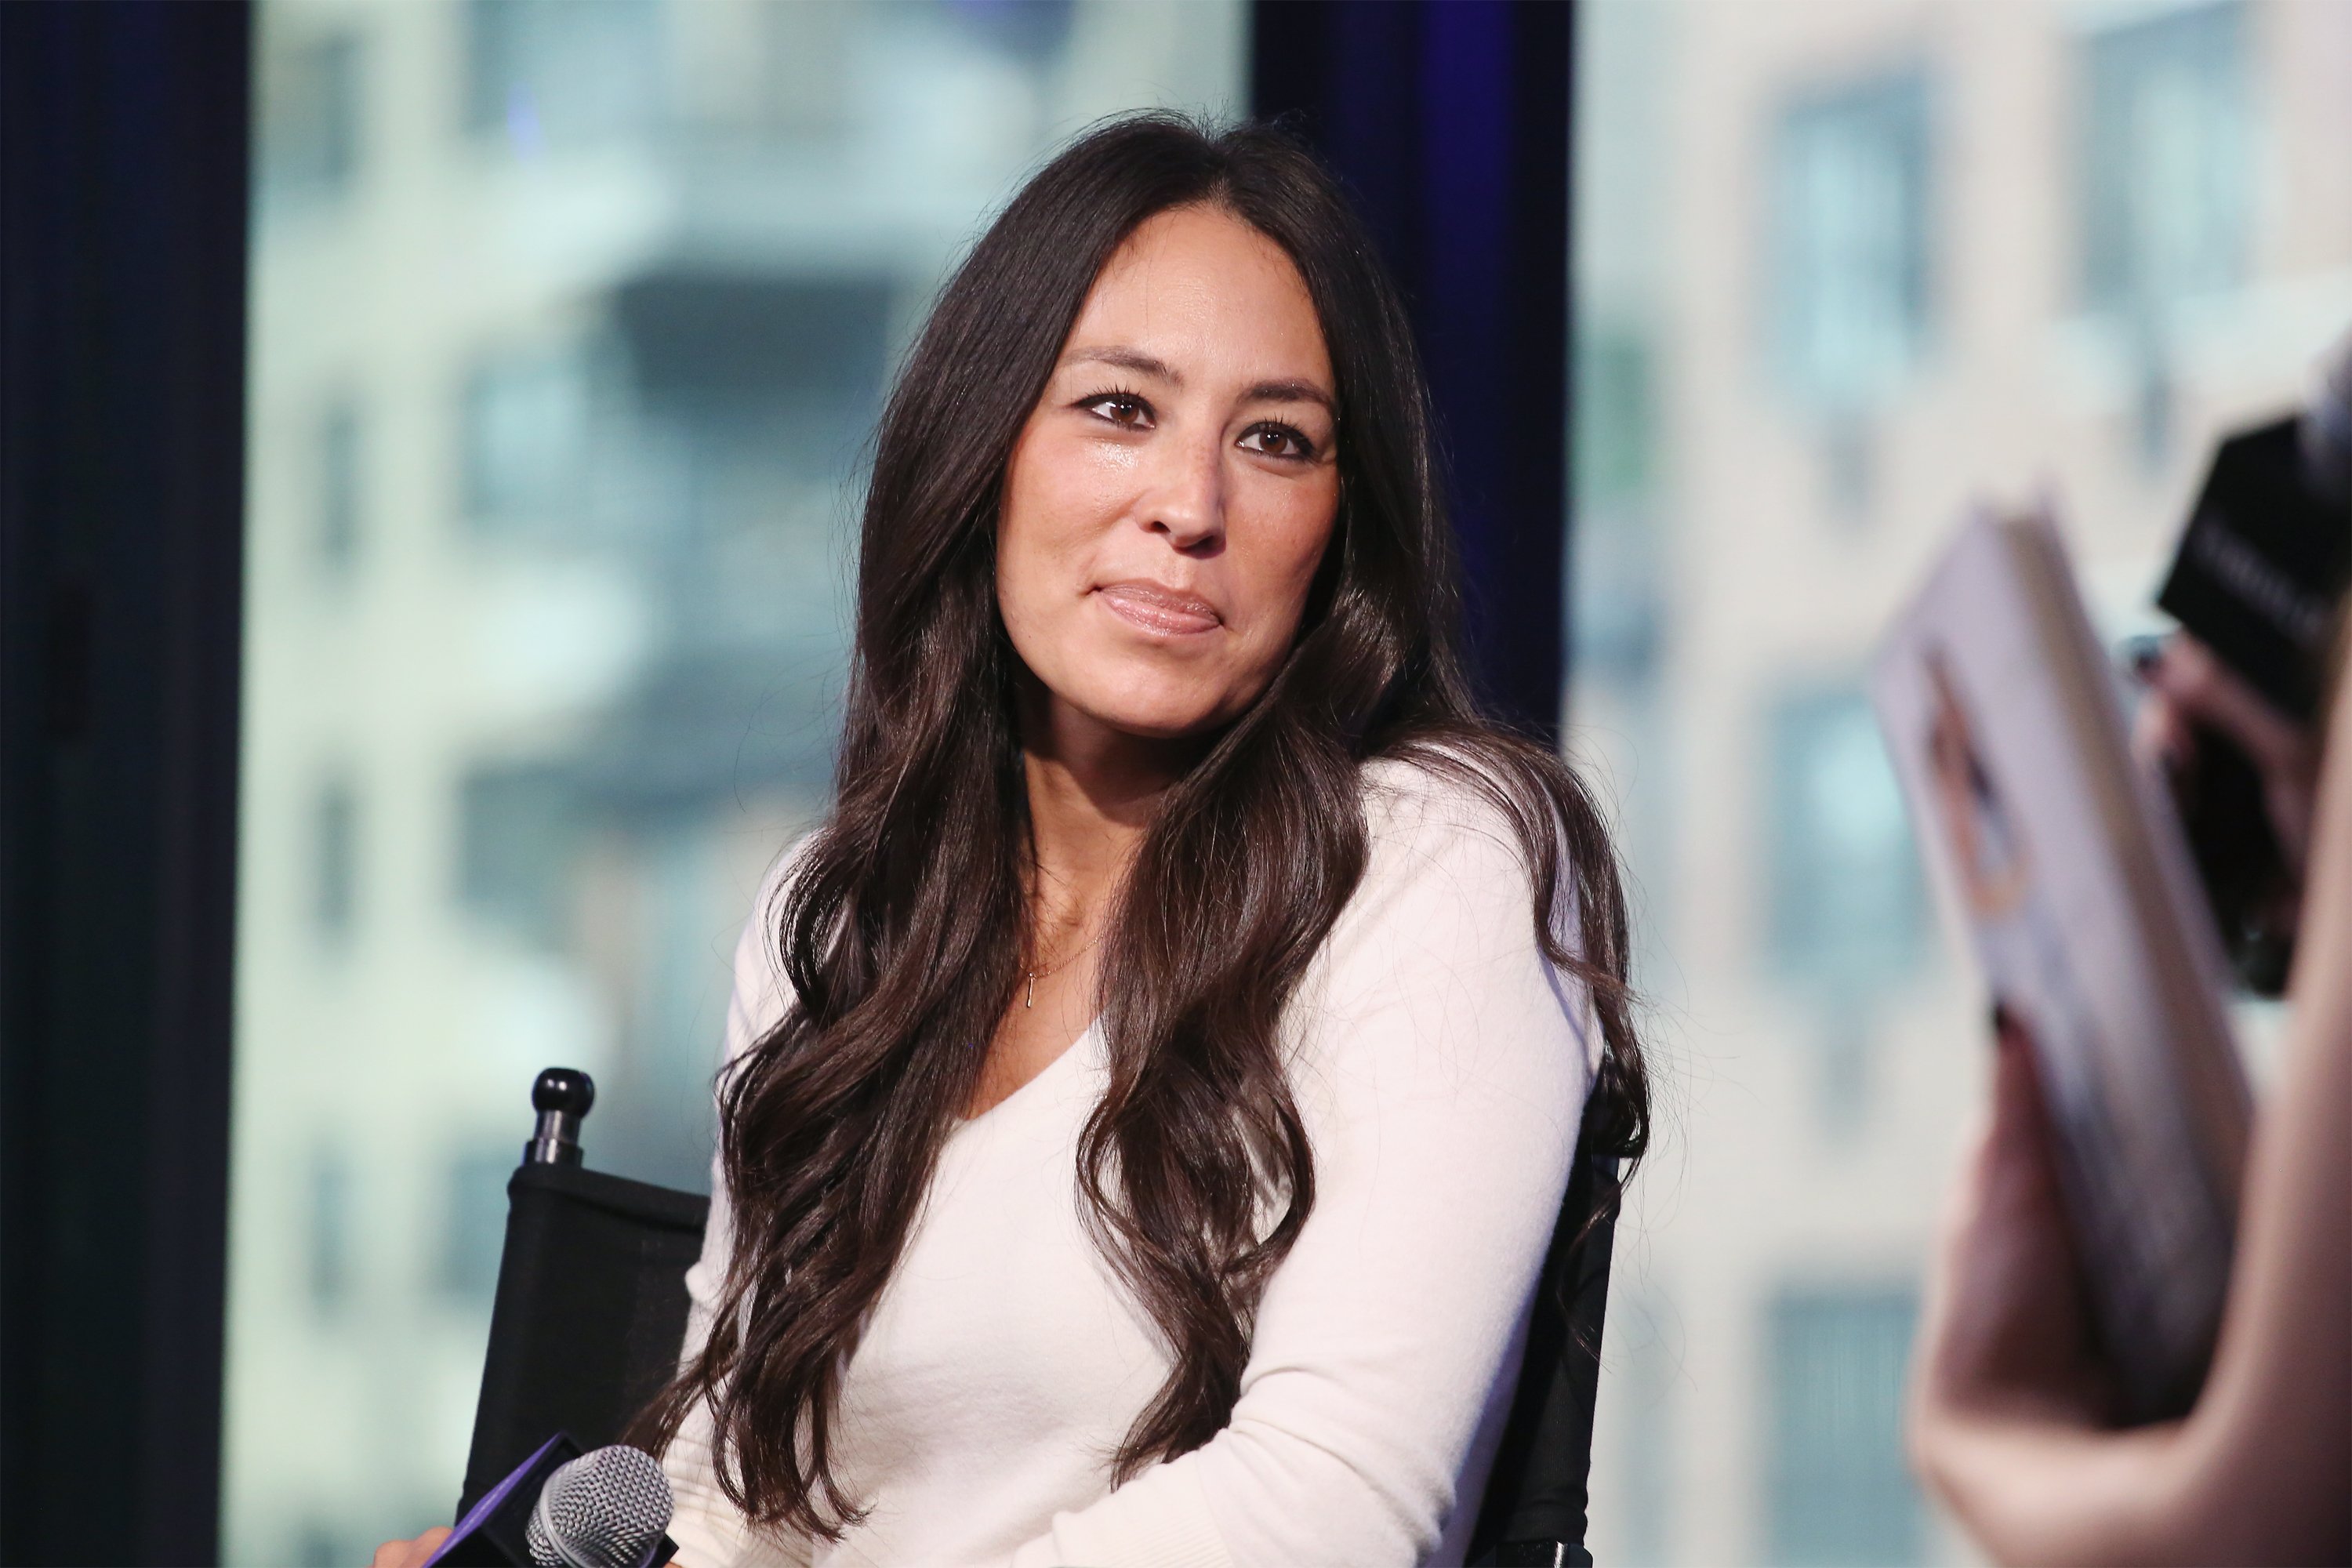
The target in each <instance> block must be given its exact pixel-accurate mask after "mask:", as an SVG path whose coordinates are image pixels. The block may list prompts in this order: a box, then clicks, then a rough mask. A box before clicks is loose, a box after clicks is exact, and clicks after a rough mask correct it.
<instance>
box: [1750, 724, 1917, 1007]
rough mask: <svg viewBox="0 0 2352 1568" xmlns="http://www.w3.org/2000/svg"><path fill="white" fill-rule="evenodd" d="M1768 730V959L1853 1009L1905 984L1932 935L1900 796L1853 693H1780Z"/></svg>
mask: <svg viewBox="0 0 2352 1568" xmlns="http://www.w3.org/2000/svg"><path fill="white" fill-rule="evenodd" d="M1767 743H1768V747H1769V773H1768V778H1769V795H1768V797H1767V805H1766V809H1767V811H1768V812H1769V823H1770V828H1769V833H1768V835H1767V837H1766V843H1767V844H1768V845H1769V854H1770V856H1771V871H1770V877H1769V888H1770V898H1769V908H1768V910H1767V911H1766V922H1765V924H1766V931H1768V933H1769V935H1768V938H1767V946H1766V952H1767V953H1768V955H1769V961H1770V963H1771V964H1772V966H1773V969H1774V970H1775V972H1776V973H1779V974H1780V976H1782V977H1783V978H1784V979H1787V980H1789V981H1791V982H1794V983H1795V984H1798V985H1800V986H1802V987H1804V988H1806V989H1808V990H1810V991H1811V992H1813V993H1814V994H1821V995H1834V996H1836V997H1838V998H1840V999H1841V1001H1842V1002H1843V1004H1845V1005H1853V1004H1856V1003H1859V1002H1861V1001H1864V1000H1865V999H1867V998H1868V997H1869V996H1871V995H1872V994H1874V993H1876V992H1879V991H1882V990H1884V989H1885V987H1886V986H1887V985H1888V984H1890V983H1892V982H1894V981H1897V980H1900V979H1901V978H1903V976H1904V975H1905V974H1906V973H1907V972H1908V971H1909V969H1910V968H1911V966H1912V965H1913V964H1914V963H1916V961H1917V960H1918V958H1919V956H1920V953H1921V950H1922V948H1923V946H1924V945H1925V941H1926V938H1927V930H1926V910H1925V907H1924V900H1923V899H1922V897H1921V888H1920V875H1919V858H1918V854H1917V852H1916V850H1915V849H1914V848H1913V847H1912V843H1911V831H1910V826H1909V824H1908V823H1907V822H1906V818H1905V815H1904V809H1903V796H1902V794H1901V792H1900V790H1899V789H1898V788H1897V787H1896V785H1895V772H1894V769H1893V767H1892V766H1891V765H1890V764H1889V763H1888V762H1887V759H1886V750H1885V745H1884V743H1883V742H1881V741H1880V739H1879V733H1878V724H1877V721H1876V720H1875V718H1874V716H1873V714H1872V712H1871V709H1870V704H1869V701H1868V700H1866V699H1865V698H1864V695H1863V694H1862V693H1861V692H1860V691H1859V690H1856V689H1853V688H1852V687H1846V686H1838V687H1831V688H1827V689H1801V690H1799V691H1797V692H1795V693H1793V694H1791V695H1789V696H1786V697H1783V698H1782V699H1781V700H1780V701H1779V702H1778V703H1776V704H1775V705H1774V707H1773V709H1772V710H1771V714H1770V718H1769V740H1768V742H1767Z"/></svg>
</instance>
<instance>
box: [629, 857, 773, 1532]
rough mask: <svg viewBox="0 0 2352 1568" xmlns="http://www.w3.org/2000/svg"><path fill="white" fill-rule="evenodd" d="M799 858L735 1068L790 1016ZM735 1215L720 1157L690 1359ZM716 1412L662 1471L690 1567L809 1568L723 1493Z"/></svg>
mask: <svg viewBox="0 0 2352 1568" xmlns="http://www.w3.org/2000/svg"><path fill="white" fill-rule="evenodd" d="M792 860H793V856H792V855H791V854H789V853H788V854H787V855H786V856H785V857H784V858H783V859H782V861H780V862H779V864H778V866H777V868H776V870H775V871H773V872H772V873H771V874H770V876H769V878H768V880H767V884H766V886H765V887H763V888H762V889H761V894H760V898H759V900H758V901H757V902H756V903H755V904H754V905H753V907H752V911H751V920H750V921H748V922H747V923H746V924H745V926H744V928H743V934H742V937H741V939H740V941H739V942H737V943H736V948H735V985H734V992H733V994H732V995H730V997H729V999H728V1004H727V1031H726V1057H725V1060H726V1061H727V1063H728V1064H729V1065H730V1066H731V1065H732V1064H733V1063H734V1062H735V1061H736V1060H738V1059H739V1058H740V1057H741V1056H742V1055H743V1053H744V1052H745V1051H747V1050H749V1049H750V1048H751V1045H752V1043H753V1042H754V1041H756V1040H758V1039H759V1038H760V1037H761V1036H762V1035H764V1034H765V1033H767V1031H768V1030H769V1029H771V1028H772V1027H773V1026H775V1024H776V1021H777V1020H778V1019H780V1018H782V1016H783V1013H784V1006H785V1000H786V996H787V994H788V993H787V990H786V987H785V983H784V980H783V976H782V973H781V966H780V964H779V963H778V961H777V956H776V952H775V922H774V919H773V916H774V913H775V909H776V905H775V898H776V893H777V889H779V888H780V887H781V885H782V879H783V878H784V875H785V873H786V870H787V868H789V866H790V865H791V863H792ZM733 1229H734V1215H733V1214H732V1212H731V1211H730V1208H729V1205H728V1201H727V1173H726V1171H725V1169H724V1168H723V1167H722V1166H721V1164H720V1163H719V1156H718V1155H717V1154H716V1153H714V1154H713V1155H712V1156H711V1162H710V1219H709V1224H708V1225H707V1226H705V1227H704V1229H703V1233H702V1257H701V1259H700V1260H699V1261H698V1262H697V1263H696V1264H695V1266H694V1267H693V1268H689V1269H688V1270H687V1271H686V1291H687V1302H688V1305H687V1318H686V1342H685V1344H684V1346H683V1348H682V1350H681V1352H680V1359H681V1360H684V1359H686V1358H688V1357H692V1356H694V1355H696V1354H698V1353H699V1352H700V1351H701V1349H702V1347H703V1344H704V1343H705V1342H707V1341H708V1340H709V1338H710V1320H711V1314H712V1313H713V1311H714V1310H716V1309H717V1306H718V1303H719V1294H720V1292H722V1291H723V1290H725V1289H726V1288H727V1265H728V1258H729V1253H730V1246H731V1243H732V1239H733ZM712 1433H713V1425H712V1422H711V1417H710V1409H709V1405H696V1406H695V1407H694V1409H693V1410H692V1411H690V1412H688V1415H687V1417H686V1419H685V1421H684V1422H682V1423H681V1424H680V1425H679V1426H678V1431H677V1436H676V1437H675V1438H673V1439H672V1440H671V1442H670V1446H669V1448H668V1450H667V1452H666V1453H664V1454H663V1455H662V1471H663V1473H664V1474H665V1475H667V1477H668V1478H669V1485H670V1491H671V1493H672V1494H673V1495H674V1496H675V1497H676V1498H677V1514H676V1516H675V1518H674V1519H673V1520H672V1521H671V1524H670V1528H669V1533H670V1538H671V1539H672V1540H674V1541H676V1542H677V1547H678V1553H677V1554H678V1562H679V1563H680V1564H681V1565H682V1568H806V1564H807V1563H808V1561H809V1559H808V1555H807V1552H806V1550H805V1545H804V1543H802V1542H792V1541H787V1540H785V1539H783V1538H781V1537H778V1536H774V1535H771V1534H766V1533H755V1532H753V1531H750V1530H748V1529H746V1528H745V1526H744V1523H743V1516H742V1513H741V1512H740V1510H738V1509H737V1508H736V1507H735V1505H734V1504H733V1503H732V1502H730V1501H729V1500H728V1499H727V1494H726V1493H724V1492H722V1491H720V1490H719V1478H718V1474H717V1471H716V1470H715V1468H713V1465H712V1463H711V1456H710V1441H711V1436H712Z"/></svg>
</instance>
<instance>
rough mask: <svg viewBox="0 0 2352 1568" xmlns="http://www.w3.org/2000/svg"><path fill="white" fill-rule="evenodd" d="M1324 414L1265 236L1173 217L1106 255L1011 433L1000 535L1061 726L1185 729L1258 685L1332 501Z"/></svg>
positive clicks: (1186, 213) (1212, 210)
mask: <svg viewBox="0 0 2352 1568" xmlns="http://www.w3.org/2000/svg"><path fill="white" fill-rule="evenodd" d="M1335 409H1336V392H1335V389H1334V386H1333V383H1332V377H1331V360H1330V356H1329V355H1328V353H1326V352H1325V351H1324V346H1323V331H1322V327H1321V325H1320V324H1319V323H1318V321H1317V319H1316V314H1315V305H1314V301H1313V300H1311V299H1309V298H1308V296H1307V285H1306V283H1305V281H1304V280H1303V279H1300V277H1299V276H1298V269H1297V268H1296V267H1294V266H1293V265H1292V264H1291V261H1290V258H1289V257H1288V256H1287V255H1286V254H1285V253H1284V252H1283V250H1282V248H1281V247H1279V246H1276V244H1275V243H1274V242H1273V241H1272V240H1270V239H1268V238H1266V237H1265V236H1264V235H1262V234H1260V233H1258V232H1257V231H1256V230H1255V229H1254V228H1251V227H1250V226H1247V225H1246V224H1244V223H1243V222H1242V221H1241V220H1240V219H1239V218H1236V217H1234V216H1232V215H1230V214H1228V213H1226V212H1224V211H1223V210H1222V209H1220V208H1216V207H1209V206H1190V207H1179V208H1176V209H1173V210H1171V211H1169V212H1164V213H1161V214H1160V215H1158V216H1155V217H1152V218H1150V220H1148V221H1147V222H1145V223H1144V224H1143V225H1142V226H1140V227H1139V228H1138V229H1137V230H1136V231H1135V233H1134V234H1133V235H1132V236H1130V237H1129V239H1128V241H1127V243H1126V244H1125V245H1123V246H1121V247H1119V249H1118V252H1117V253H1116V254H1114V255H1113V256H1112V258H1111V259H1110V262H1109V264H1108V266H1106V267H1105V268H1103V270H1102V275H1101V276H1100V277H1099V278H1097V279H1096V280H1095V286H1094V289H1093V291H1092V292H1091V293H1089V294H1088V295H1087V302H1086V305H1085V307H1084V308H1083V309H1082V310H1080V311H1079V312H1078V319H1077V322H1076V325H1075V326H1073V327H1072V328H1071V329H1070V335H1069V339H1068V341H1067V342H1065V343H1064V344H1063V345H1062V353H1061V357H1060V359H1059V360H1058V361H1057V362H1056V363H1055V367H1054V373H1053V375H1052V377H1051V378H1050V379H1049V380H1048V381H1047V382H1046V384H1045V395H1044V396H1043V397H1041V398H1039V399H1038V401H1037V406H1036V407H1035V408H1034V410H1033V411H1031V413H1030V416H1029V422H1028V424H1027V425H1026V426H1024V427H1023V429H1022V432H1021V435H1020V437H1019V438H1018V440H1016V441H1015V442H1014V444H1013V457H1012V460H1011V462H1010V463H1009V465H1008V466H1007V468H1006V473H1005V481H1004V499H1003V515H1002V521H1001V522H1000V524H999V531H998V536H997V551H996V597H997V604H998V605H999V607H1000V608H1001V609H1002V611H1003V616H1004V625H1005V629H1006V630H1007V631H1008V632H1009V633H1010V634H1011V635H1012V638H1013V647H1014V649H1015V650H1016V651H1017V652H1018V653H1019V654H1020V656H1021V658H1022V660H1023V662H1024V663H1025V664H1026V665H1027V666H1028V668H1029V670H1030V672H1031V673H1032V674H1034V676H1035V677H1036V678H1037V679H1038V680H1039V681H1040V682H1041V683H1042V684H1043V685H1044V687H1045V692H1046V694H1047V696H1048V708H1049V715H1048V721H1049V723H1051V724H1052V725H1053V726H1054V727H1055V729H1056V730H1057V731H1059V730H1062V729H1063V728H1064V727H1066V725H1068V724H1070V723H1071V722H1073V721H1080V722H1084V721H1091V722H1092V723H1094V724H1097V725H1101V726H1105V727H1108V729H1111V730H1114V731H1119V732H1121V733H1123V734H1128V735H1136V736H1146V737H1151V738H1155V739H1174V738H1178V737H1183V736H1189V735H1194V734H1198V733H1200V732H1202V731H1206V730H1210V729H1213V728H1214V727H1215V726H1217V725H1220V724H1223V723H1224V722H1226V721H1230V720H1232V719H1233V718H1234V717H1235V716H1237V715H1238V714H1240V713H1241V712H1242V710H1244V709H1245V708H1247V707H1248V706H1249V704H1250V702H1251V701H1252V700H1255V698H1256V697H1257V695H1258V694H1259V693H1260V692H1261V691H1263V690H1265V687H1266V683H1267V682H1268V681H1270V680H1271V679H1273V677H1274V673H1275V671H1276V668H1279V666H1280V665H1281V662H1282V659H1283V658H1284V656H1285V655H1286V653H1287V652H1288V651H1289V648H1290V645H1291V640H1292V638H1293V637H1294V636H1295V635H1296V634H1297V629H1298V622H1299V616H1300V615H1301V613H1302V611H1303V610H1304V608H1305V606H1306V603H1307V587H1308V585H1309V584H1311V583H1312V582H1313V581H1314V577H1315V570H1316V567H1317V565H1318V563H1320V562H1321V560H1322V558H1323V547H1324V544H1325V543H1326V542H1328V540H1329V538H1330V536H1331V524H1332V519H1333V518H1334V516H1335V515H1336V514H1337V512H1338V510H1339V467H1338V465H1337V463H1336V461H1335V456H1336V449H1335V435H1336V431H1335V419H1334V414H1335ZM1040 739H1042V737H1034V736H1033V737H1030V741H1031V743H1032V744H1033V746H1034V744H1035V743H1036V742H1037V741H1038V740H1040Z"/></svg>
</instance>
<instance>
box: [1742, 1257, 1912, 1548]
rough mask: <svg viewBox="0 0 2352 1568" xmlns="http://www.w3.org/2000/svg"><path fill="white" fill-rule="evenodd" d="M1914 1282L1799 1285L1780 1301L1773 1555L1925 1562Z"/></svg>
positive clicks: (1770, 1453)
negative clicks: (1914, 1462)
mask: <svg viewBox="0 0 2352 1568" xmlns="http://www.w3.org/2000/svg"><path fill="white" fill-rule="evenodd" d="M1916 1312H1917V1308H1916V1301H1915V1300H1914V1299H1913V1297H1912V1295H1911V1293H1910V1291H1909V1290H1907V1289H1886V1290H1862V1291H1852V1292H1849V1291H1843V1290H1834V1289H1831V1290H1821V1289H1801V1290H1795V1291H1791V1292H1790V1293H1789V1294H1787V1295H1785V1296H1783V1297H1781V1298H1780V1300H1777V1301H1775V1302H1774V1303H1773V1304H1772V1307H1771V1313H1770V1323H1769V1335H1770V1340H1771V1349H1770V1365H1771V1415H1770V1422H1771V1429H1770V1432H1769V1435H1768V1436H1767V1438H1766V1441H1765V1445H1764V1448H1765V1453H1766V1455H1767V1457H1768V1458H1767V1464H1768V1465H1769V1483H1768V1489H1769V1511H1770V1518H1771V1525H1770V1543H1771V1544H1770V1550H1771V1559H1770V1560H1771V1561H1772V1562H1774V1563H1822V1564H1832V1563H1855V1564H1868V1565H1870V1568H1894V1565H1895V1564H1897V1563H1916V1562H1918V1561H1919V1560H1920V1552H1921V1547H1922V1541H1921V1517H1920V1507H1919V1494H1918V1491H1917V1489H1916V1488H1915V1487H1914V1486H1913V1484H1912V1481H1911V1477H1910V1473H1909V1471H1908V1470H1906V1468H1905V1467H1904V1461H1903V1442H1902V1413H1903V1379H1904V1367H1905V1364H1906V1361H1907V1360H1908V1358H1909V1355H1910V1351H1911V1325H1912V1320H1913V1319H1914V1318H1915V1317H1916Z"/></svg>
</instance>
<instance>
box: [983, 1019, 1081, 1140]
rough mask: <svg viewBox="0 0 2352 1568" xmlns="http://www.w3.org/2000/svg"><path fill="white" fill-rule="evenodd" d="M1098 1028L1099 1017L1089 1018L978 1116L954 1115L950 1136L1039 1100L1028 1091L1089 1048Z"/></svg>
mask: <svg viewBox="0 0 2352 1568" xmlns="http://www.w3.org/2000/svg"><path fill="white" fill-rule="evenodd" d="M1101 1030H1102V1020H1101V1019H1100V1018H1098V1017H1097V1018H1095V1019H1093V1020H1091V1021H1089V1022H1088V1023H1087V1026H1086V1027H1085V1028H1083V1029H1081V1030H1079V1031H1078V1035H1077V1038H1076V1039H1074V1040H1072V1041H1071V1042H1070V1043H1069V1044H1068V1045H1066V1046H1064V1047H1062V1048H1061V1050H1060V1051H1059V1052H1058V1053H1057V1054H1056V1055H1055V1058H1054V1059H1053V1060H1052V1061H1049V1062H1047V1063H1046V1064H1045V1066H1044V1067H1041V1068H1038V1069H1037V1070H1036V1071H1035V1072H1034V1073H1032V1074H1031V1075H1030V1076H1029V1078H1028V1079H1027V1081H1025V1082H1024V1083H1023V1084H1022V1085H1021V1086H1020V1087H1019V1088H1018V1089H1014V1090H1013V1092H1012V1093H1011V1094H1008V1095H1006V1096H1005V1097H1004V1098H1003V1100H998V1101H997V1102H996V1103H995V1104H994V1105H992V1106H990V1107H989V1108H988V1109H987V1110H983V1111H982V1112H981V1113H980V1114H979V1115H977V1116H959V1117H957V1118H956V1121H955V1125H954V1127H952V1128H951V1129H950V1136H953V1135H954V1134H955V1133H958V1132H961V1131H965V1130H966V1129H968V1128H972V1127H978V1126H981V1125H982V1124H983V1123H985V1122H989V1121H1001V1120H1003V1117H1002V1115H1001V1113H1002V1112H1003V1111H1005V1110H1010V1109H1011V1108H1012V1107H1013V1106H1015V1105H1018V1104H1020V1103H1021V1102H1022V1101H1024V1100H1036V1099H1039V1098H1040V1097H1039V1096H1038V1095H1036V1094H1034V1093H1032V1092H1031V1091H1032V1090H1034V1089H1036V1087H1037V1086H1038V1085H1039V1084H1041V1083H1044V1082H1045V1080H1046V1079H1049V1078H1052V1077H1053V1076H1054V1075H1055V1074H1056V1073H1059V1072H1063V1071H1066V1070H1067V1067H1066V1064H1067V1063H1068V1062H1069V1061H1070V1060H1071V1058H1075V1057H1076V1056H1077V1055H1079V1053H1081V1052H1084V1051H1090V1050H1092V1049H1093V1048H1094V1047H1095V1043H1096V1039H1097V1036H1098V1035H1099V1034H1100V1033H1101Z"/></svg>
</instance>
